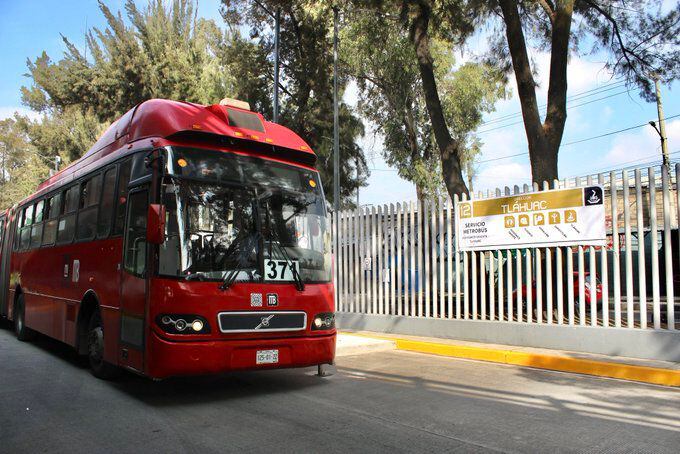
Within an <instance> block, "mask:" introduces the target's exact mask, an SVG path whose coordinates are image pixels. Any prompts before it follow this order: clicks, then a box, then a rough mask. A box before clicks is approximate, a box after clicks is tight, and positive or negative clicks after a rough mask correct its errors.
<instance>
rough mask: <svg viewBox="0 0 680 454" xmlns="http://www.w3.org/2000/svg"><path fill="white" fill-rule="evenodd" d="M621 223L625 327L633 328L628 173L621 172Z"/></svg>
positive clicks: (625, 171)
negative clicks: (624, 282) (623, 251)
mask: <svg viewBox="0 0 680 454" xmlns="http://www.w3.org/2000/svg"><path fill="white" fill-rule="evenodd" d="M622 183H623V222H624V226H625V232H624V235H625V248H626V249H625V250H626V256H625V257H626V326H627V327H628V328H633V327H634V326H635V319H634V315H635V314H634V312H633V309H634V308H633V303H634V297H635V295H634V294H633V250H632V242H631V226H630V223H631V222H630V193H629V187H630V185H629V184H628V171H627V170H624V171H623V176H622Z"/></svg>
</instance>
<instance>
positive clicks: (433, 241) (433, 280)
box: [428, 199, 439, 317]
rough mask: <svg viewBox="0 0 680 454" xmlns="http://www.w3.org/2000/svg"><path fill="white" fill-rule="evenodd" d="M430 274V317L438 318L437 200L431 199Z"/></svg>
mask: <svg viewBox="0 0 680 454" xmlns="http://www.w3.org/2000/svg"><path fill="white" fill-rule="evenodd" d="M429 253H430V273H428V280H429V282H430V285H431V288H432V301H431V304H432V316H433V317H438V316H439V311H438V307H437V304H439V295H438V294H437V293H438V282H437V199H432V203H431V204H430V250H429Z"/></svg>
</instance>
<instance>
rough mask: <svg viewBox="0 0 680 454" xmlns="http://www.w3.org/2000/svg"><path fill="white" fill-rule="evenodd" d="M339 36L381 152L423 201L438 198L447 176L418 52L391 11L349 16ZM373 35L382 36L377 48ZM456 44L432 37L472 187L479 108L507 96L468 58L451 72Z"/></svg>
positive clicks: (499, 82) (449, 119)
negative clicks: (381, 143) (381, 144)
mask: <svg viewBox="0 0 680 454" xmlns="http://www.w3.org/2000/svg"><path fill="white" fill-rule="evenodd" d="M346 22H347V25H346V26H345V27H344V33H343V35H342V46H341V49H342V56H343V60H344V61H345V62H346V66H347V67H346V70H347V71H349V72H350V74H351V75H352V76H353V77H354V78H356V80H357V82H358V86H359V92H360V101H359V107H360V110H361V113H362V114H363V116H364V117H365V118H367V119H368V120H369V121H371V122H372V123H373V124H374V125H375V127H376V130H377V131H378V132H380V133H381V134H382V135H383V137H384V153H383V154H384V157H385V159H386V161H387V163H388V164H390V165H393V166H396V167H397V169H398V172H399V175H400V176H401V177H402V178H405V179H406V180H409V181H411V182H413V183H414V184H415V186H416V192H417V194H418V198H419V199H420V198H422V197H423V196H425V195H429V196H437V195H439V193H440V188H442V187H444V188H445V186H444V185H443V181H444V178H443V174H442V169H441V160H440V155H439V153H437V152H436V141H435V138H434V134H433V129H432V126H431V123H430V121H429V117H428V112H427V109H426V106H425V99H424V93H423V85H422V81H421V77H420V72H419V68H418V64H417V59H416V54H415V50H414V48H413V45H412V43H411V41H410V39H409V36H408V33H407V31H406V30H404V28H403V27H402V26H401V24H400V23H399V22H398V21H395V18H394V16H389V15H385V14H372V13H371V12H364V11H357V12H356V13H354V14H352V13H351V12H350V14H349V15H348V17H347V20H346ZM375 36H381V37H384V39H383V40H382V42H381V45H380V46H375ZM452 46H453V44H452V43H451V42H447V41H445V40H442V39H434V40H432V45H431V53H432V55H433V58H434V60H435V61H436V62H437V64H436V66H435V67H434V71H435V78H436V81H437V84H438V91H439V95H440V100H441V103H442V109H443V112H444V117H445V119H446V123H447V124H448V125H451V127H450V129H451V135H452V137H454V138H455V139H456V140H457V141H458V143H460V147H461V150H460V153H459V156H460V160H461V166H462V170H463V171H464V173H465V174H466V176H467V179H468V187H469V188H470V189H471V188H472V177H473V174H474V165H473V160H474V157H475V155H476V154H477V153H478V152H479V150H480V146H481V143H480V141H479V139H477V138H476V137H475V136H474V135H473V134H472V131H474V130H475V129H476V128H477V126H479V124H480V123H481V120H482V113H483V112H485V111H491V110H492V109H493V104H494V102H495V101H496V100H497V99H498V98H499V97H502V96H504V95H505V90H504V83H503V82H504V80H503V78H502V77H500V76H501V75H500V74H498V72H496V71H494V70H493V69H492V68H491V67H489V66H487V65H481V64H476V63H466V64H464V65H462V66H460V67H459V68H457V69H455V70H454V69H453V66H454V63H455V62H454V60H453V53H452V52H451V48H452Z"/></svg>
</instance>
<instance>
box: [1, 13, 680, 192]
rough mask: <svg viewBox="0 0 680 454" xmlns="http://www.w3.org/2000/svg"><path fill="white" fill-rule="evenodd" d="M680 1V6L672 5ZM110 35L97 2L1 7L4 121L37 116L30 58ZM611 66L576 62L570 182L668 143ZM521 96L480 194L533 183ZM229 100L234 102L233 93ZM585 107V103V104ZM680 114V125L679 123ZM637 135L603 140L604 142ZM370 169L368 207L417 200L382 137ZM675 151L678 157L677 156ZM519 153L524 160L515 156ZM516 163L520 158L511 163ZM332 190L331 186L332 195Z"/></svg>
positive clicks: (479, 184)
mask: <svg viewBox="0 0 680 454" xmlns="http://www.w3.org/2000/svg"><path fill="white" fill-rule="evenodd" d="M124 3H125V2H124V0H107V1H106V4H107V5H108V6H109V7H110V8H111V9H112V10H113V11H122V10H123V5H124ZM668 3H674V2H668ZM198 5H199V7H198V8H199V11H198V14H199V16H201V17H207V18H212V19H215V20H216V21H217V22H218V23H222V19H221V17H220V14H219V5H220V1H219V0H199V3H198ZM96 26H98V27H104V18H103V16H102V14H101V13H100V11H99V9H98V5H97V2H96V0H80V1H75V0H61V1H54V0H40V1H18V0H0V43H2V44H1V45H0V65H1V68H2V70H0V119H1V118H6V117H8V116H11V115H13V113H14V112H20V113H24V114H30V112H29V111H28V110H27V109H26V108H25V107H23V106H22V105H21V94H20V88H21V86H22V85H27V84H28V82H29V81H28V79H27V78H26V77H25V76H24V74H25V73H26V72H27V69H26V59H27V58H30V59H35V58H36V57H38V56H39V55H40V54H41V53H42V52H43V51H45V52H47V54H48V55H49V56H50V57H51V58H52V59H53V60H58V59H59V58H61V56H62V55H63V52H64V49H65V47H64V44H63V42H62V39H61V35H64V36H66V37H68V38H69V39H70V40H71V41H72V42H73V43H74V44H75V45H76V46H77V47H79V48H83V47H84V34H85V31H86V30H87V29H88V28H91V27H96ZM483 46H484V42H483V38H481V37H479V38H477V39H476V41H475V40H473V41H472V42H471V43H470V44H469V46H468V47H469V48H470V51H472V52H474V51H475V49H477V50H479V49H481V48H482V47H483ZM533 57H534V59H535V61H536V62H537V63H538V68H537V69H538V74H539V77H538V82H539V86H540V89H539V91H538V100H539V104H543V103H545V100H546V91H547V83H546V81H547V74H548V71H547V67H548V62H549V56H548V55H547V54H543V53H538V52H534V54H533ZM602 60H603V59H602V58H599V59H598V58H597V56H594V57H593V56H587V55H582V56H572V58H571V60H570V63H569V70H568V71H569V72H568V81H569V90H568V96H569V97H570V99H569V101H568V112H567V113H568V117H567V123H566V128H565V131H564V136H563V141H562V143H563V146H562V149H561V150H560V155H559V174H560V178H565V177H572V176H579V175H587V174H592V173H596V172H601V171H605V170H611V169H614V168H618V167H626V166H631V165H637V164H644V163H647V162H650V163H651V162H652V161H653V160H656V162H657V163H658V162H659V160H660V156H661V151H660V142H659V136H658V134H657V133H656V131H654V130H653V129H652V127H651V126H648V125H646V124H647V122H648V121H650V120H655V121H656V120H657V111H656V104H655V103H648V102H646V101H644V100H642V99H641V98H640V97H639V96H638V95H637V93H636V92H635V90H634V89H631V90H630V91H629V92H628V91H627V88H626V87H625V85H623V84H621V83H617V81H616V80H615V79H612V78H611V75H610V74H609V73H608V72H607V71H606V70H605V69H604V63H603V61H602ZM510 82H511V83H510V88H511V91H512V96H511V97H510V98H509V99H507V100H503V101H500V102H498V103H497V104H496V110H495V112H493V113H490V114H487V115H485V117H484V122H485V123H486V124H484V125H482V126H481V127H480V128H479V130H478V134H479V137H480V139H481V140H482V142H483V146H482V153H481V156H480V157H479V162H480V163H479V165H478V174H477V177H476V178H475V181H474V190H475V191H483V192H485V191H486V190H488V189H491V190H493V189H495V188H496V187H504V186H506V185H508V186H513V185H520V186H521V185H523V184H525V183H530V182H531V171H530V167H529V159H528V153H527V141H526V136H525V133H524V128H523V125H522V123H521V116H519V114H518V112H519V111H520V105H519V100H518V98H517V90H516V87H515V82H514V77H511V78H510ZM661 93H662V100H663V106H664V112H665V115H666V117H667V118H669V120H668V121H667V125H666V134H667V136H668V147H669V152H670V153H671V160H675V161H680V83H678V82H675V83H674V84H672V85H671V86H670V87H668V86H662V88H661ZM225 96H227V94H225ZM356 99H357V93H356V89H355V88H354V87H351V86H350V87H349V89H348V90H347V92H346V94H345V100H346V101H347V102H349V103H350V104H355V103H356ZM580 104H584V105H581V106H579V105H580ZM675 115H678V117H676V118H674V119H671V118H670V117H673V116H675ZM641 124H645V125H646V126H643V127H637V128H632V129H630V130H628V131H624V132H620V133H615V134H611V135H607V136H605V137H601V138H598V139H594V140H586V141H583V142H580V143H574V144H571V143H572V142H579V141H581V140H583V139H589V138H592V137H595V136H599V135H604V134H608V133H610V132H614V131H618V130H621V129H626V128H628V127H633V126H637V125H641ZM361 145H362V146H363V148H364V151H365V153H366V156H367V159H368V164H369V168H370V169H372V172H371V176H370V178H369V180H368V183H369V184H368V186H367V187H364V188H362V189H361V190H360V193H359V200H360V203H361V205H364V204H373V205H378V204H384V203H394V202H400V201H408V200H414V199H415V187H414V186H413V185H412V184H410V183H408V182H406V181H404V180H402V179H401V178H399V176H398V175H397V172H396V170H395V169H393V168H390V167H389V166H388V165H387V164H386V163H385V161H384V159H383V158H382V156H381V139H380V137H378V136H375V135H374V134H371V133H370V131H368V133H367V135H366V136H365V137H363V138H362V139H361ZM673 153H674V154H673ZM515 155H518V156H515ZM507 156H515V157H509V158H508V157H507ZM327 190H330V188H327Z"/></svg>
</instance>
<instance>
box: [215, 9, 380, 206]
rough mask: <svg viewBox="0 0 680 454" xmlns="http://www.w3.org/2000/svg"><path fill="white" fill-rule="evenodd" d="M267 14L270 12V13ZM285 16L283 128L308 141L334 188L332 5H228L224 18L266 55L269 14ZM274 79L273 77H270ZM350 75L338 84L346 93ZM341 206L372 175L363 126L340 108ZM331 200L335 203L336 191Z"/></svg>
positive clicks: (342, 105)
mask: <svg viewBox="0 0 680 454" xmlns="http://www.w3.org/2000/svg"><path fill="white" fill-rule="evenodd" d="M265 8H266V9H265ZM277 8H279V9H280V11H281V22H280V29H281V32H280V46H279V48H280V60H281V85H280V90H281V108H280V109H281V110H280V119H279V121H280V123H282V124H283V125H285V126H287V127H289V128H291V129H292V130H293V131H295V132H297V133H298V134H300V136H302V138H303V139H305V140H306V141H307V142H308V143H309V144H310V145H311V147H312V148H313V149H314V151H315V152H316V154H317V155H318V159H319V170H320V173H321V179H322V182H323V184H324V186H325V187H326V188H331V187H332V185H333V140H332V138H333V73H332V70H333V55H332V52H331V51H332V41H331V33H332V25H333V22H332V19H333V11H332V4H331V2H328V1H315V0H261V1H257V2H255V1H252V0H223V7H222V16H223V17H224V19H225V21H226V22H227V24H229V25H230V26H231V27H234V28H236V27H243V26H245V27H248V28H249V29H250V35H251V36H250V37H251V39H252V40H253V41H254V42H256V43H257V44H258V46H259V47H260V48H262V49H264V50H265V51H266V52H267V53H269V52H271V51H272V49H273V33H272V30H273V25H274V23H273V19H272V18H271V16H270V15H269V14H268V12H267V11H269V12H273V11H275V10H276V9H277ZM269 74H271V73H269ZM347 82H348V77H347V75H342V76H341V78H340V81H339V91H340V96H341V98H342V93H343V92H344V89H345V87H346V85H347ZM339 110H340V151H341V153H340V156H341V166H340V195H341V198H342V200H341V204H342V205H344V206H352V205H353V203H352V198H351V197H352V194H353V193H354V192H355V191H356V190H357V188H359V187H361V186H364V185H365V184H366V179H367V177H368V174H369V171H368V168H367V166H366V160H365V158H364V155H363V152H362V150H361V148H360V147H359V145H358V144H357V140H358V139H359V138H360V137H361V136H363V134H364V128H363V123H362V122H361V120H360V119H359V118H358V117H357V116H356V115H355V114H354V112H352V109H351V108H350V107H349V106H348V105H347V104H345V103H344V102H341V103H340V106H339ZM326 198H327V199H328V200H329V201H330V202H332V198H333V194H332V191H327V193H326Z"/></svg>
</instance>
